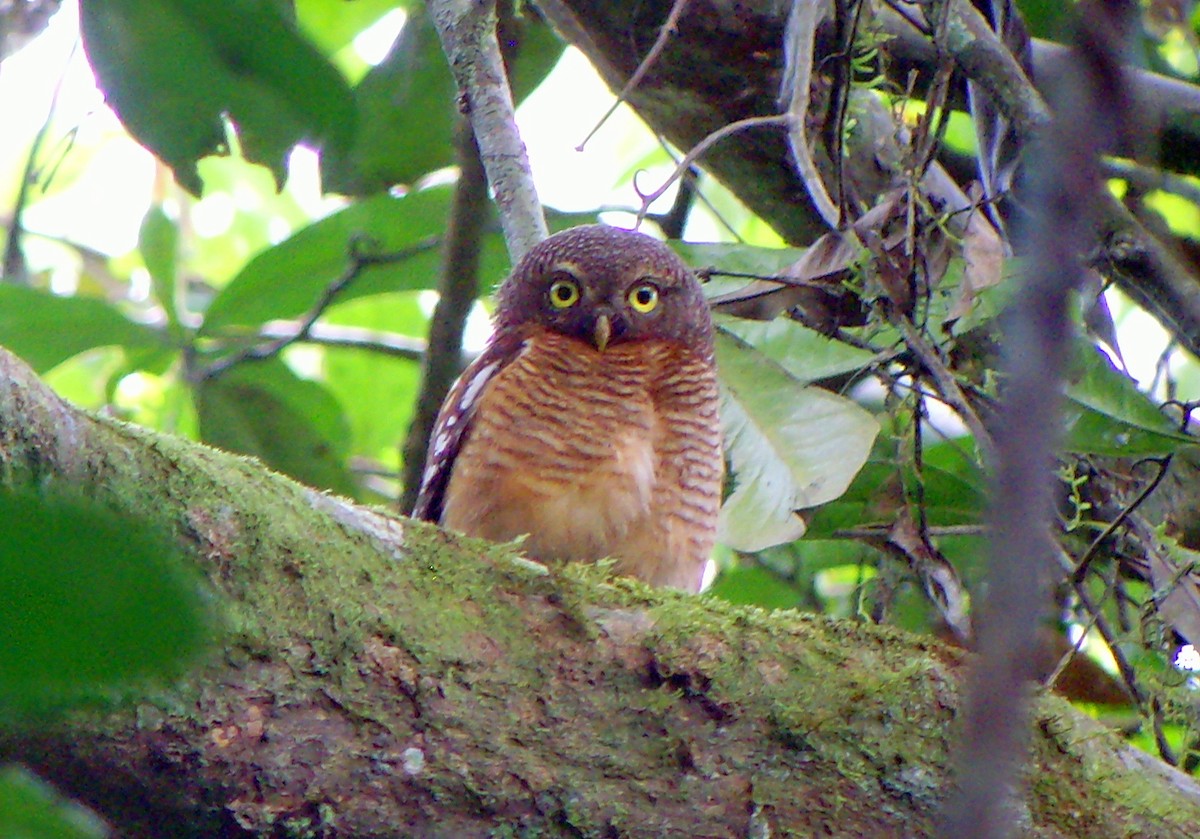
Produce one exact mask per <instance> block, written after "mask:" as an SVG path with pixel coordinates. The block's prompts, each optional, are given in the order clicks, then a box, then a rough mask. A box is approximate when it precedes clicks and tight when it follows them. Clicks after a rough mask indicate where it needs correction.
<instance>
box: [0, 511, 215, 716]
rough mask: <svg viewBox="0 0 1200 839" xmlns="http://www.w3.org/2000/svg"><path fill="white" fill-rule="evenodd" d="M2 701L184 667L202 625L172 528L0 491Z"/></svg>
mask: <svg viewBox="0 0 1200 839" xmlns="http://www.w3.org/2000/svg"><path fill="white" fill-rule="evenodd" d="M0 533H3V534H4V538H3V539H2V540H0V673H3V674H4V678H3V679H0V707H5V706H7V707H8V708H10V709H14V710H17V711H40V710H43V709H45V708H46V707H47V706H48V705H49V706H53V705H56V704H59V703H68V702H71V701H77V700H79V699H82V698H85V697H98V696H101V695H103V694H105V693H107V692H109V691H111V690H113V689H116V688H118V687H120V686H122V685H127V684H128V683H130V682H132V681H140V680H144V679H147V678H154V677H165V676H169V675H172V674H174V673H177V672H179V669H180V666H181V664H182V663H183V662H184V661H186V660H187V659H189V658H192V657H194V656H195V655H196V654H197V653H198V652H199V651H200V649H201V646H202V644H203V642H204V640H205V637H206V632H207V628H206V621H205V611H204V608H203V599H202V596H201V593H200V589H199V582H198V580H191V579H189V578H188V575H186V574H185V573H184V566H183V565H182V562H181V560H180V558H179V555H178V550H177V548H176V547H175V545H174V543H173V541H172V540H171V538H170V537H169V536H168V535H166V534H165V533H162V532H159V531H158V530H156V529H154V528H152V527H150V526H149V525H147V524H146V523H145V522H143V521H141V520H138V519H135V518H133V517H130V516H121V515H119V514H117V513H115V512H113V511H112V510H110V509H107V508H105V507H102V506H100V505H99V504H97V503H95V502H93V501H89V500H85V499H82V498H73V499H68V498H64V497H54V496H39V495H35V494H32V493H12V492H0Z"/></svg>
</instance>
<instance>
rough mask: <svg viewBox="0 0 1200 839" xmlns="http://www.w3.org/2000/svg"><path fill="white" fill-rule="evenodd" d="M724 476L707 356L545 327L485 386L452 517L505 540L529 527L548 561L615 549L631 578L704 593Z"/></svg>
mask: <svg viewBox="0 0 1200 839" xmlns="http://www.w3.org/2000/svg"><path fill="white" fill-rule="evenodd" d="M721 473H722V459H721V450H720V426H719V420H718V417H717V385H716V378H715V375H714V372H713V369H712V365H711V363H710V362H709V360H708V359H705V358H704V357H702V356H700V355H698V354H697V353H695V352H693V351H691V350H688V349H686V348H684V347H680V346H678V345H675V344H672V343H670V342H666V341H644V342H637V343H629V344H622V345H618V346H614V347H610V348H608V350H607V351H605V352H600V351H597V350H595V349H592V348H590V347H587V346H583V345H581V344H580V343H579V342H578V341H575V340H574V339H571V338H567V337H564V336H560V335H556V334H553V333H545V334H541V335H538V336H535V337H534V338H531V339H529V340H527V341H526V343H525V345H524V347H523V348H522V350H521V352H520V353H519V354H518V355H517V357H516V358H515V359H513V360H512V361H511V362H510V363H509V364H508V365H506V366H505V367H504V368H503V369H502V370H500V371H499V372H497V373H496V374H495V375H494V376H493V377H492V378H491V379H490V380H489V381H488V383H487V385H486V386H485V388H484V390H483V392H482V393H481V394H480V396H479V404H478V410H477V412H476V414H475V418H474V421H473V426H472V428H471V433H470V436H469V438H468V439H467V440H466V441H465V442H464V444H463V447H462V450H461V452H459V454H458V458H457V461H456V463H455V467H454V473H453V477H452V478H451V480H450V484H449V486H448V488H447V494H446V503H445V508H444V511H443V516H442V521H443V523H444V524H445V525H446V526H448V527H451V528H453V529H456V530H459V531H461V532H464V533H467V534H469V535H474V536H481V537H485V538H489V539H494V540H510V539H514V538H516V537H518V536H520V535H523V534H528V539H527V541H526V542H525V549H526V551H527V552H528V553H529V554H530V555H531V556H533V557H535V558H537V559H540V560H542V561H548V562H549V561H555V560H574V561H594V560H597V559H601V558H603V557H608V556H612V557H615V558H616V559H617V560H618V564H617V570H618V572H620V573H627V574H634V575H636V576H638V577H641V578H642V579H645V580H647V581H648V582H651V583H653V584H657V585H670V586H675V587H677V588H683V589H686V590H690V591H695V590H697V589H698V588H699V584H700V579H701V577H702V575H703V571H704V564H705V563H706V561H707V559H708V555H709V553H710V551H711V549H712V543H713V538H714V535H715V528H716V516H717V509H718V505H719V500H720V487H721Z"/></svg>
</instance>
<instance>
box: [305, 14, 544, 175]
mask: <svg viewBox="0 0 1200 839" xmlns="http://www.w3.org/2000/svg"><path fill="white" fill-rule="evenodd" d="M563 48H564V45H563V43H562V41H560V40H559V39H558V37H557V36H556V35H555V34H554V33H553V32H552V31H551V30H550V28H549V27H548V26H545V25H541V24H539V25H526V26H524V27H522V37H521V39H520V45H519V48H518V50H517V56H516V61H515V62H514V68H513V79H512V83H513V95H514V97H515V98H516V100H517V101H518V102H519V101H520V100H521V98H522V97H523V96H524V95H526V94H527V93H528V92H529V91H532V90H533V88H534V87H536V85H537V84H540V83H541V81H542V79H544V78H545V77H546V75H547V74H548V73H549V72H550V70H551V69H552V68H553V66H554V63H555V62H556V61H557V60H558V58H559V56H560V55H561V54H562V51H563ZM354 99H355V104H356V107H357V109H358V122H357V125H358V131H357V134H356V135H355V138H354V142H353V144H352V145H351V146H350V147H349V148H348V149H347V150H346V153H345V154H343V153H341V152H340V150H338V149H332V150H331V153H327V154H325V155H324V156H323V157H322V159H321V172H322V176H323V182H324V184H325V187H326V188H327V189H329V190H330V191H333V192H341V193H345V194H347V195H371V194H373V193H376V192H380V191H382V190H385V189H388V188H389V187H391V186H393V185H395V184H410V183H413V182H415V181H416V180H418V179H419V178H420V177H421V176H423V175H426V174H428V173H430V172H432V171H435V170H437V169H441V168H444V167H446V166H450V165H452V164H453V163H454V145H455V143H454V132H455V129H456V126H457V124H458V120H459V106H458V86H457V84H456V83H455V81H454V77H453V76H452V75H451V73H450V68H449V66H448V65H447V64H446V55H445V53H444V52H443V51H442V45H441V42H440V41H439V39H438V35H437V31H436V29H435V28H434V26H433V24H432V22H431V21H430V19H429V16H428V14H427V13H426V12H425V10H424V8H423V7H421V6H417V7H414V8H413V9H411V10H410V11H409V15H408V20H407V21H405V24H404V28H403V29H402V30H401V31H400V35H399V36H398V37H397V38H396V42H395V43H394V44H393V45H392V48H391V50H390V51H389V52H388V55H387V57H386V58H385V59H384V60H383V61H382V62H380V63H379V64H378V65H377V66H375V67H373V68H372V69H371V71H370V72H368V73H367V75H366V76H365V77H364V78H363V80H362V81H361V82H359V84H358V86H357V87H355V89H354Z"/></svg>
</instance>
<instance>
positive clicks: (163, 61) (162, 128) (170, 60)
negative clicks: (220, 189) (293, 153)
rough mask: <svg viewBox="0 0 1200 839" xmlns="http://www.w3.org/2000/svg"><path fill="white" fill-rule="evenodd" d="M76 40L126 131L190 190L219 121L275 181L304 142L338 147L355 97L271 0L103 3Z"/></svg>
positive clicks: (217, 137)
mask: <svg viewBox="0 0 1200 839" xmlns="http://www.w3.org/2000/svg"><path fill="white" fill-rule="evenodd" d="M81 14H82V18H81V26H82V30H83V38H84V46H85V48H86V50H87V53H88V57H89V59H90V60H91V64H92V68H93V69H94V70H95V72H96V76H97V79H98V81H99V83H100V87H101V88H102V89H103V90H104V92H105V94H106V97H107V99H108V102H109V104H110V105H112V107H113V109H114V110H115V111H116V112H117V113H118V114H119V115H120V117H121V121H122V122H123V123H124V124H125V126H126V127H127V128H128V129H129V132H130V133H131V134H133V136H134V137H136V138H137V139H138V141H139V142H141V143H142V144H143V145H145V146H146V147H147V148H149V149H150V150H151V151H153V152H154V153H155V154H156V155H158V156H159V157H160V158H161V159H162V160H163V161H164V162H166V163H167V164H168V165H169V166H170V167H171V168H172V169H174V171H175V177H176V178H177V179H178V181H179V183H180V184H182V185H183V186H184V187H185V188H186V189H187V190H188V191H190V192H192V193H195V194H199V192H200V189H201V184H200V179H199V176H198V175H197V173H196V161H198V160H199V159H200V158H201V157H204V156H205V155H208V154H211V153H213V152H215V151H218V150H220V149H221V148H222V147H223V144H224V140H225V124H224V120H225V119H226V118H228V119H230V120H232V121H233V123H234V124H235V125H236V126H237V129H238V136H239V139H240V143H241V147H242V150H243V153H244V154H245V156H246V158H247V159H248V160H252V161H254V162H257V163H263V164H265V165H266V166H267V167H268V168H270V169H271V171H272V172H273V173H274V174H275V179H276V182H277V183H282V181H283V178H284V176H285V174H286V157H287V154H288V152H289V151H290V150H291V148H292V146H294V145H295V144H296V143H298V142H300V141H301V140H307V141H311V142H313V143H316V144H326V145H329V146H331V147H334V148H336V147H344V146H346V145H347V144H348V143H349V142H350V140H351V138H352V137H353V134H354V120H355V111H354V103H353V99H352V94H351V92H350V89H349V87H348V86H347V85H346V82H345V80H344V79H343V78H342V76H341V74H339V73H338V72H337V70H336V69H334V67H333V65H331V64H330V63H329V62H328V61H327V60H326V59H325V57H324V56H322V55H321V53H320V52H319V51H318V50H317V49H316V47H315V46H313V45H312V44H311V43H310V42H309V41H308V40H306V39H305V38H304V37H303V36H302V35H300V33H299V32H298V31H297V29H296V26H295V24H294V22H293V21H291V20H290V19H288V18H287V17H285V16H284V15H283V14H282V12H281V4H279V3H276V2H272V0H102V2H88V3H84V4H83V5H82V9H81Z"/></svg>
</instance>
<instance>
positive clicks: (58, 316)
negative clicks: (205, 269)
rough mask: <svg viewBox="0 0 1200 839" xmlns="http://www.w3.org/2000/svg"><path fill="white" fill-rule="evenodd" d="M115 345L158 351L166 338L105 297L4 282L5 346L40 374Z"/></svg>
mask: <svg viewBox="0 0 1200 839" xmlns="http://www.w3.org/2000/svg"><path fill="white" fill-rule="evenodd" d="M112 345H119V346H122V347H125V348H126V349H154V348H162V346H163V342H162V339H161V338H160V336H159V335H158V334H157V333H155V332H154V330H152V329H150V328H148V327H145V326H142V325H141V324H138V323H134V322H133V321H131V320H129V318H127V317H125V316H124V315H123V314H121V312H120V311H118V310H117V309H116V308H115V307H113V306H111V305H110V304H108V303H106V302H104V301H103V300H97V299H95V298H91V297H59V296H58V295H56V294H51V293H50V292H47V291H40V290H37V289H32V288H26V287H24V286H14V285H3V284H0V346H4V347H7V348H8V349H10V350H12V351H13V352H14V353H16V354H17V355H19V356H21V358H23V359H25V361H26V362H27V363H28V364H29V366H31V367H32V368H33V369H34V370H36V371H37V372H38V373H44V372H45V371H47V370H49V369H50V368H52V367H54V366H55V365H57V364H59V363H61V362H63V361H65V360H66V359H68V358H70V357H71V356H73V355H76V354H78V353H81V352H83V351H84V350H90V349H92V348H93V347H107V346H112Z"/></svg>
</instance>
